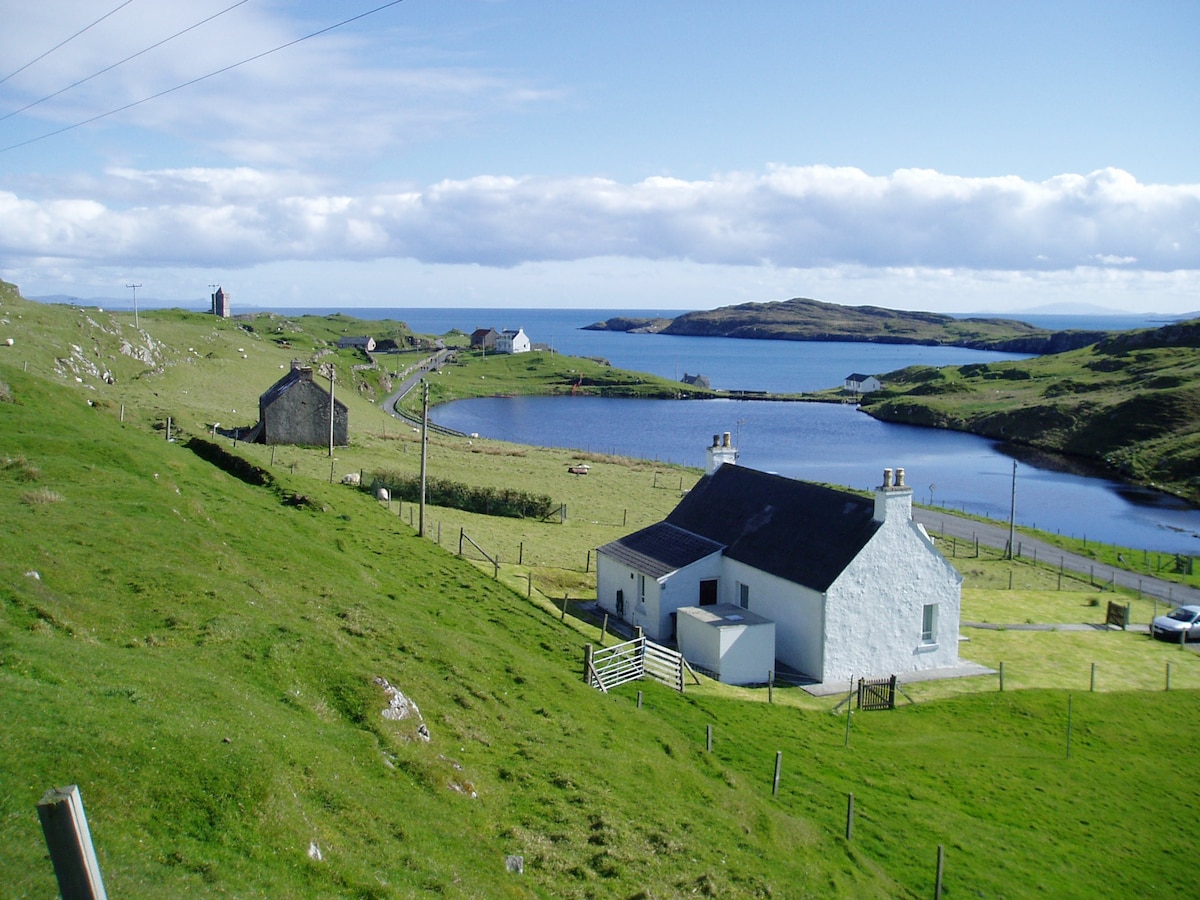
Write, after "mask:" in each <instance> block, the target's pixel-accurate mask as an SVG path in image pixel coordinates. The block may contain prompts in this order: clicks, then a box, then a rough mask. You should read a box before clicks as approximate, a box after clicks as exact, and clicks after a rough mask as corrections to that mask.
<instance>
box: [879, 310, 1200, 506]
mask: <svg viewBox="0 0 1200 900" xmlns="http://www.w3.org/2000/svg"><path fill="white" fill-rule="evenodd" d="M882 380H883V381H884V387H885V389H884V390H883V391H879V392H877V393H874V394H870V395H868V396H867V397H865V398H864V400H863V407H864V408H865V409H866V410H867V411H868V412H869V413H871V415H873V416H876V417H877V418H880V419H884V420H887V421H893V422H908V423H912V424H918V425H931V426H934V427H938V428H952V429H956V430H960V431H970V432H973V433H975V434H981V435H984V436H985V437H992V438H996V439H998V440H1004V441H1009V442H1012V443H1016V444H1024V445H1027V446H1030V447H1036V448H1039V449H1044V450H1052V451H1055V452H1058V453H1066V454H1070V455H1073V456H1077V457H1082V458H1084V459H1086V460H1088V461H1090V462H1091V463H1093V464H1097V465H1100V466H1102V467H1104V468H1106V469H1108V470H1109V471H1111V472H1113V473H1114V474H1116V475H1119V476H1121V477H1124V478H1127V479H1129V480H1132V481H1135V482H1138V483H1142V484H1149V485H1151V486H1153V487H1157V488H1160V489H1163V490H1167V491H1170V492H1172V493H1175V494H1177V495H1179V496H1181V497H1184V498H1186V499H1188V500H1190V501H1191V502H1192V503H1198V504H1200V320H1197V321H1192V322H1185V323H1180V324H1177V325H1169V326H1165V327H1163V328H1158V329H1150V330H1145V331H1137V332H1130V333H1128V334H1122V335H1117V336H1114V337H1110V338H1106V339H1105V340H1103V341H1100V342H1098V343H1096V344H1094V345H1092V346H1089V347H1086V348H1084V349H1082V350H1075V351H1072V352H1069V353H1062V354H1058V355H1054V356H1045V357H1039V358H1037V359H1029V360H1023V361H1018V362H1003V363H988V364H976V365H966V366H946V367H943V368H936V369H935V368H931V367H926V366H917V367H912V368H909V369H905V370H902V371H900V372H893V373H890V374H888V375H886V376H884V377H883V379H882Z"/></svg>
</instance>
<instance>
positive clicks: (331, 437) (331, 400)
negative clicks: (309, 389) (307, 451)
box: [329, 363, 333, 459]
mask: <svg viewBox="0 0 1200 900" xmlns="http://www.w3.org/2000/svg"><path fill="white" fill-rule="evenodd" d="M329 458H330V459H333V363H330V364H329Z"/></svg>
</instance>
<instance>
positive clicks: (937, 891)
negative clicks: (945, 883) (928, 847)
mask: <svg viewBox="0 0 1200 900" xmlns="http://www.w3.org/2000/svg"><path fill="white" fill-rule="evenodd" d="M945 873H946V847H945V846H944V845H943V844H938V856H937V875H936V876H935V880H934V883H933V897H934V900H942V876H943V875H945Z"/></svg>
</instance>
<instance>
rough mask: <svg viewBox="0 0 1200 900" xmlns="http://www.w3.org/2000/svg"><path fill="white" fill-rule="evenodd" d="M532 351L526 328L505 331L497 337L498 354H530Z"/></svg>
mask: <svg viewBox="0 0 1200 900" xmlns="http://www.w3.org/2000/svg"><path fill="white" fill-rule="evenodd" d="M529 350H530V345H529V336H528V335H526V334H525V329H524V328H518V329H517V330H516V331H509V330H507V329H506V330H504V331H501V332H500V333H499V334H497V335H496V352H497V353H528V352H529Z"/></svg>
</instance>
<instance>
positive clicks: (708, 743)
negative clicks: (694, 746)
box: [704, 725, 712, 753]
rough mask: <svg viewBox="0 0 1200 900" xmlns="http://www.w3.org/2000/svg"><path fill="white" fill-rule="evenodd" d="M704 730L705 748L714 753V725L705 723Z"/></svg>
mask: <svg viewBox="0 0 1200 900" xmlns="http://www.w3.org/2000/svg"><path fill="white" fill-rule="evenodd" d="M704 732H705V733H704V749H705V750H706V751H707V752H709V753H712V726H711V725H705V726H704Z"/></svg>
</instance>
